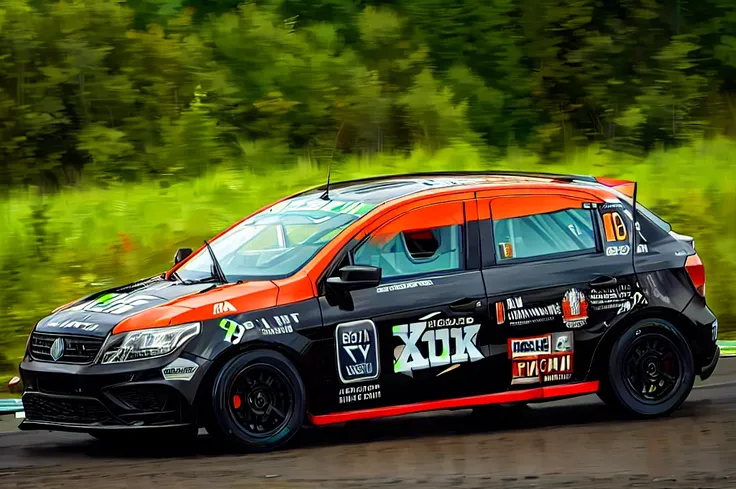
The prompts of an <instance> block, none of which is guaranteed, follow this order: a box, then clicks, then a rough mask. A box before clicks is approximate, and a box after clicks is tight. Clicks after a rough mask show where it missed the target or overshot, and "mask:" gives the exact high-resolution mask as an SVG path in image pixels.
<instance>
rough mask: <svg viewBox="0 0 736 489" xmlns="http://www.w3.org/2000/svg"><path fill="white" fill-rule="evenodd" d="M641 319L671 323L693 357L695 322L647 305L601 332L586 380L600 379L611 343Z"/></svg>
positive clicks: (677, 312) (673, 310)
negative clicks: (683, 339) (601, 335)
mask: <svg viewBox="0 0 736 489" xmlns="http://www.w3.org/2000/svg"><path fill="white" fill-rule="evenodd" d="M643 319H661V320H664V321H667V322H668V323H670V324H672V325H673V326H674V327H675V328H676V329H677V331H678V332H679V333H680V334H682V336H683V337H684V338H685V341H686V342H687V344H688V346H689V347H690V350H691V351H692V353H693V357H695V349H694V346H693V337H694V334H695V324H694V323H693V322H692V321H691V320H690V319H688V318H687V316H685V315H684V314H682V313H681V312H679V311H677V310H675V309H668V308H666V307H648V308H645V309H641V310H639V311H634V312H632V313H631V314H628V315H627V316H625V317H624V318H623V319H622V320H620V321H619V322H617V323H616V324H615V325H613V326H611V327H610V328H609V329H608V331H606V332H605V333H604V334H603V337H602V338H601V340H600V341H599V342H598V345H597V346H596V348H595V351H594V352H593V358H592V360H591V362H590V367H589V369H588V373H587V375H586V380H600V379H601V378H603V373H604V372H605V369H606V368H607V363H608V355H609V354H610V352H611V348H612V347H613V343H614V342H615V341H616V340H617V339H618V338H619V337H621V335H622V334H623V333H624V332H625V331H626V330H627V329H628V328H629V327H631V326H632V325H634V324H636V323H637V322H639V321H641V320H643ZM697 369H699V367H698V364H697V362H696V370H697ZM695 373H696V374H698V373H699V372H697V371H696V372H695Z"/></svg>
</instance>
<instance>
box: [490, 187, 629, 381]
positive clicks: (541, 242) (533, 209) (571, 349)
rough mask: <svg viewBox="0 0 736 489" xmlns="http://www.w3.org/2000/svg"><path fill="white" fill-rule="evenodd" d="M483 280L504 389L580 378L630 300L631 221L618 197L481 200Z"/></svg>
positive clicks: (581, 195)
mask: <svg viewBox="0 0 736 489" xmlns="http://www.w3.org/2000/svg"><path fill="white" fill-rule="evenodd" d="M479 211H481V214H485V216H487V217H490V219H489V220H487V221H485V220H482V221H481V225H480V235H481V240H482V241H481V250H482V256H483V278H484V282H485V286H486V292H487V297H488V301H489V305H490V309H491V315H492V323H493V325H494V328H495V329H494V336H495V337H494V342H502V343H506V345H507V348H506V351H505V352H504V355H505V356H506V361H507V369H506V370H505V371H506V372H507V382H508V385H509V386H511V387H517V386H526V387H530V386H534V385H544V384H554V383H564V382H572V381H581V380H584V379H585V376H586V374H587V371H588V368H589V366H590V360H591V358H592V354H593V351H594V349H595V346H596V345H597V344H598V341H599V340H600V338H601V336H602V334H603V333H604V332H605V331H606V329H607V328H608V327H609V325H610V322H611V321H612V320H613V319H614V318H615V317H616V316H617V315H618V314H620V313H625V312H626V311H627V310H628V309H630V307H631V301H632V297H633V290H634V285H635V284H634V269H633V264H632V259H631V243H630V235H631V229H632V228H631V223H630V221H628V220H627V219H624V218H623V217H624V216H623V215H622V207H621V204H620V203H618V202H611V203H607V202H604V201H602V200H600V199H599V198H597V197H596V196H595V195H593V194H585V193H583V192H578V193H575V192H572V193H564V192H563V191H559V192H555V191H554V189H553V190H550V191H549V193H547V194H535V195H514V196H502V197H495V198H493V197H492V198H481V199H480V200H479Z"/></svg>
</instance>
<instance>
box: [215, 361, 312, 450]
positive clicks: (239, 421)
mask: <svg viewBox="0 0 736 489" xmlns="http://www.w3.org/2000/svg"><path fill="white" fill-rule="evenodd" d="M212 408H213V409H212V416H213V419H212V423H209V426H208V430H209V431H210V434H212V435H213V436H215V437H218V438H220V439H223V440H224V441H225V442H227V443H228V444H230V445H233V446H235V447H237V448H242V449H246V450H250V451H268V450H273V449H275V448H277V447H280V446H281V445H283V444H285V443H286V442H288V441H289V440H290V439H291V438H292V437H293V436H294V435H295V434H296V432H297V431H298V430H299V428H301V426H302V423H303V422H304V415H305V411H306V393H305V389H304V383H303V382H302V379H301V377H300V376H299V372H297V370H296V368H295V367H294V365H293V364H292V363H291V362H290V361H289V360H288V359H287V358H286V357H285V356H283V355H282V354H280V353H278V352H275V351H270V350H256V351H252V352H247V353H243V354H241V355H238V356H237V357H235V358H233V359H232V360H230V361H229V362H228V363H226V364H225V366H224V367H223V368H222V370H221V371H220V372H219V373H218V375H217V377H216V378H215V382H214V386H213V389H212Z"/></svg>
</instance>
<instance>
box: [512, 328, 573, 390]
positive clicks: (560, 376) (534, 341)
mask: <svg viewBox="0 0 736 489" xmlns="http://www.w3.org/2000/svg"><path fill="white" fill-rule="evenodd" d="M508 344H509V358H510V359H511V360H512V362H511V384H512V385H517V384H537V383H540V382H558V381H564V380H570V379H571V378H572V372H573V370H572V368H573V337H572V332H566V333H551V334H547V335H543V336H538V337H533V338H510V339H509V343H508Z"/></svg>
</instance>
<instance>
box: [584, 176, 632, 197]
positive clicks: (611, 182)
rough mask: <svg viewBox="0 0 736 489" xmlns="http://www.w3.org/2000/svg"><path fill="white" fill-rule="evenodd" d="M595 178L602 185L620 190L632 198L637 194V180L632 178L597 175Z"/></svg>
mask: <svg viewBox="0 0 736 489" xmlns="http://www.w3.org/2000/svg"><path fill="white" fill-rule="evenodd" d="M594 180H595V181H596V182H598V183H600V184H601V185H605V186H606V187H611V188H613V189H616V190H618V191H619V192H621V193H622V194H624V195H625V196H627V197H629V198H630V199H633V198H634V197H635V195H636V182H634V181H632V180H619V179H617V178H606V177H597V178H594Z"/></svg>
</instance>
